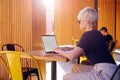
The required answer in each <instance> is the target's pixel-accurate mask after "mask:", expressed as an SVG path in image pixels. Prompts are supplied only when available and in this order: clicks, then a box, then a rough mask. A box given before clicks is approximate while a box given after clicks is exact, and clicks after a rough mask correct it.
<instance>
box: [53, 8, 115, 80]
mask: <svg viewBox="0 0 120 80" xmlns="http://www.w3.org/2000/svg"><path fill="white" fill-rule="evenodd" d="M97 20H98V14H97V12H96V10H95V9H93V8H90V7H86V8H84V9H83V10H81V11H80V12H79V14H78V22H79V26H80V29H81V30H83V29H85V31H86V32H84V34H83V35H82V37H81V38H80V40H79V42H78V44H77V45H76V47H75V48H74V49H73V50H71V51H63V50H61V49H59V48H56V49H54V51H55V52H56V53H59V54H60V55H62V56H64V57H66V58H68V59H69V60H73V59H75V58H77V57H78V56H82V55H83V54H84V55H85V56H86V57H87V58H88V59H89V60H90V61H91V63H92V64H93V66H91V65H82V64H75V65H73V66H72V68H71V73H68V74H66V75H65V76H64V77H63V80H110V78H111V77H112V75H113V73H114V71H115V69H116V68H117V65H116V63H115V61H114V59H113V57H112V56H111V54H110V53H109V51H108V49H107V47H106V44H105V38H104V37H103V36H102V34H101V33H100V32H99V31H98V30H96V27H97ZM116 80H117V79H116Z"/></svg>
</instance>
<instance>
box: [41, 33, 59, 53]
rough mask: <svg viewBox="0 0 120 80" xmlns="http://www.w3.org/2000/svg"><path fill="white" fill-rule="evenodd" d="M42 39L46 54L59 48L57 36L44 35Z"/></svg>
mask: <svg viewBox="0 0 120 80" xmlns="http://www.w3.org/2000/svg"><path fill="white" fill-rule="evenodd" d="M41 38H42V41H43V45H44V49H45V52H46V53H49V52H52V51H53V49H55V48H57V47H58V45H57V41H56V37H55V35H42V36H41Z"/></svg>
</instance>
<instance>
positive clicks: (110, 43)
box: [108, 41, 117, 52]
mask: <svg viewBox="0 0 120 80" xmlns="http://www.w3.org/2000/svg"><path fill="white" fill-rule="evenodd" d="M116 44H117V41H110V42H109V46H108V49H109V51H110V52H112V51H113V50H114V49H115V46H116Z"/></svg>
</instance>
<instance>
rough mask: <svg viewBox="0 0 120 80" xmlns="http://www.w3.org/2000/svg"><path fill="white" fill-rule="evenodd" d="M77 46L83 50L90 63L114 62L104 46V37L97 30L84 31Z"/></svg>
mask: <svg viewBox="0 0 120 80" xmlns="http://www.w3.org/2000/svg"><path fill="white" fill-rule="evenodd" d="M77 46H78V47H81V48H82V49H83V50H84V52H85V56H86V57H87V58H88V59H89V60H90V61H91V63H92V64H96V63H113V64H115V61H114V59H113V57H112V56H111V54H110V52H109V51H108V49H107V47H106V44H105V38H104V37H103V36H102V34H101V33H100V32H99V31H97V30H92V31H87V32H85V33H84V34H83V35H82V37H81V39H80V40H79V42H78V44H77Z"/></svg>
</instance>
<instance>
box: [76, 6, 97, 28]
mask: <svg viewBox="0 0 120 80" xmlns="http://www.w3.org/2000/svg"><path fill="white" fill-rule="evenodd" d="M77 17H78V20H79V21H81V20H82V19H84V20H86V21H88V22H89V23H88V24H89V26H90V27H96V26H97V20H98V13H97V11H96V10H95V9H94V8H91V7H86V8H84V9H83V10H81V11H80V12H79V14H78V16H77Z"/></svg>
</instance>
